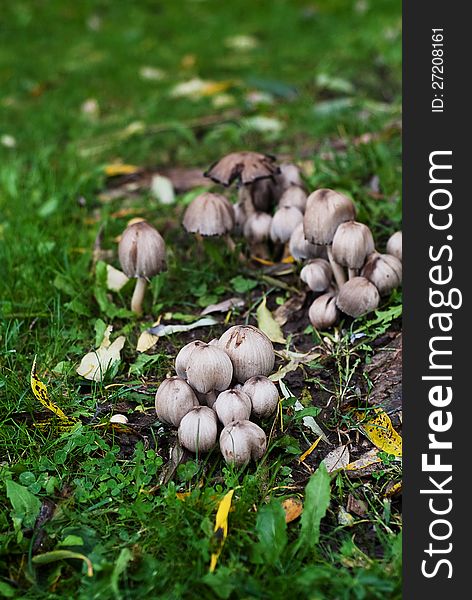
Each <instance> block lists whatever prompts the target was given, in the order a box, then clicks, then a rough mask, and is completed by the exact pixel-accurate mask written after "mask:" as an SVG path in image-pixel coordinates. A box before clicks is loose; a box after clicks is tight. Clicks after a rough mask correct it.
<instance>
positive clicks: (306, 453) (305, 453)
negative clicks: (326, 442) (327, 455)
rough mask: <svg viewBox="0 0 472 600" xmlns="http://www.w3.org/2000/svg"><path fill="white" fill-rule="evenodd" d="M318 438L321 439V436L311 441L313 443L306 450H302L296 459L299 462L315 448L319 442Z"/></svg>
mask: <svg viewBox="0 0 472 600" xmlns="http://www.w3.org/2000/svg"><path fill="white" fill-rule="evenodd" d="M320 440H321V436H320V437H319V438H317V439H316V440H315V441H314V442H313V444H312V445H311V446H310V447H309V448H308V450H307V451H306V452H304V453H303V454H302V455H301V456H300V458H299V459H298V460H299V461H300V462H303V461H304V460H305V458H306V457H307V456H310V454H311V453H312V452H313V450H314V449H315V448H316V446H318V444H319V443H320Z"/></svg>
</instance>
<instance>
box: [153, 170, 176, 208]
mask: <svg viewBox="0 0 472 600" xmlns="http://www.w3.org/2000/svg"><path fill="white" fill-rule="evenodd" d="M151 194H152V195H153V196H154V197H155V198H157V199H158V200H159V202H160V203H161V204H174V202H175V192H174V186H173V185H172V181H171V180H170V179H169V178H168V177H164V176H163V175H154V177H153V178H152V179H151Z"/></svg>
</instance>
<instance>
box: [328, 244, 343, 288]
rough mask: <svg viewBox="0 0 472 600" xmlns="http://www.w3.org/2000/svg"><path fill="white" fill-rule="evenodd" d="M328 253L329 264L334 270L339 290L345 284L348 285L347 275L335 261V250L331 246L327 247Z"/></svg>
mask: <svg viewBox="0 0 472 600" xmlns="http://www.w3.org/2000/svg"><path fill="white" fill-rule="evenodd" d="M326 251H327V253H328V260H329V264H330V265H331V269H332V270H333V275H334V279H335V280H336V283H337V284H338V288H340V287H341V286H342V285H343V284H344V283H346V274H345V273H344V269H343V268H342V267H341V265H340V264H338V263H337V262H336V261H335V260H334V257H333V248H332V246H331V244H329V245H328V246H326Z"/></svg>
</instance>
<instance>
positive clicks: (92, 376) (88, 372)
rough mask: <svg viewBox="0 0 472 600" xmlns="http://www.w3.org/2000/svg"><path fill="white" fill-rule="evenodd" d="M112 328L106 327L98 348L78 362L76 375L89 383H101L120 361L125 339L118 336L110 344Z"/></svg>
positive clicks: (122, 336)
mask: <svg viewBox="0 0 472 600" xmlns="http://www.w3.org/2000/svg"><path fill="white" fill-rule="evenodd" d="M112 329H113V328H112V326H111V325H108V327H107V328H106V330H105V334H104V336H103V341H102V343H101V344H100V346H99V347H98V348H97V349H96V350H94V351H93V352H88V353H87V354H86V355H85V356H84V357H83V358H82V360H81V361H80V365H79V366H78V368H77V373H78V374H79V375H82V377H85V379H89V380H91V381H102V379H103V377H104V376H105V374H106V372H107V371H108V370H109V369H110V368H112V367H113V366H115V365H116V363H117V362H119V361H120V359H121V357H120V352H121V349H122V348H123V346H124V344H125V341H126V338H125V336H124V335H120V336H119V337H118V338H116V340H115V341H114V342H113V343H111V342H110V334H111V331H112Z"/></svg>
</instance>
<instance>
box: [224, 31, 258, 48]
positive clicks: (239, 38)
mask: <svg viewBox="0 0 472 600" xmlns="http://www.w3.org/2000/svg"><path fill="white" fill-rule="evenodd" d="M224 43H225V46H226V47H227V48H231V50H241V51H244V50H253V49H254V48H256V46H257V45H258V43H259V42H258V41H257V38H255V37H254V36H252V35H243V34H240V35H232V36H230V37H227V38H226V39H225V42H224Z"/></svg>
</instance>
